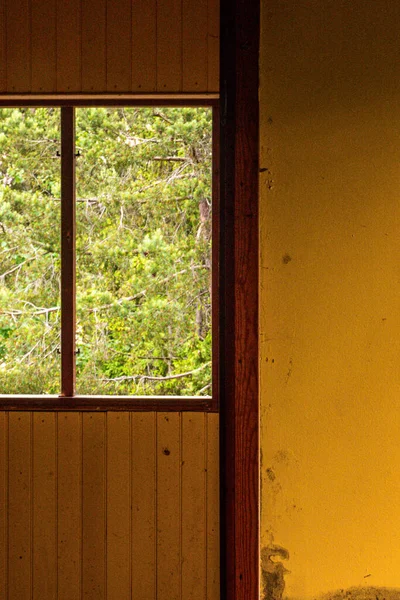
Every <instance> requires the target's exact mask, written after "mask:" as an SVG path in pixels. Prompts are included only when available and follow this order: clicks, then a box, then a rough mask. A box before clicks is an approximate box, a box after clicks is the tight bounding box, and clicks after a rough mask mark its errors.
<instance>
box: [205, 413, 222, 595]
mask: <svg viewBox="0 0 400 600" xmlns="http://www.w3.org/2000/svg"><path fill="white" fill-rule="evenodd" d="M206 453H207V454H206V469H207V488H206V510H207V515H206V517H207V540H206V553H207V584H206V585H207V592H206V597H207V598H219V587H220V576H219V575H220V568H219V563H220V551H219V544H220V535H219V522H220V520H219V415H217V414H214V415H208V416H207V421H206Z"/></svg>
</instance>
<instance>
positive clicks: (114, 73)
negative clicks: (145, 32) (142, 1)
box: [106, 0, 132, 92]
mask: <svg viewBox="0 0 400 600" xmlns="http://www.w3.org/2000/svg"><path fill="white" fill-rule="evenodd" d="M131 2H132V0H107V39H106V45H107V91H109V92H129V91H130V89H131V83H132V44H131V38H132V21H131Z"/></svg>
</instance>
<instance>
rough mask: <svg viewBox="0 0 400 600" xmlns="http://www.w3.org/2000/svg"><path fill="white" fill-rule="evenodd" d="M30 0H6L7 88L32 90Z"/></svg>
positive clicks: (12, 90)
mask: <svg viewBox="0 0 400 600" xmlns="http://www.w3.org/2000/svg"><path fill="white" fill-rule="evenodd" d="M30 9H31V6H30V1H29V0H6V23H7V44H6V54H7V88H8V91H10V92H30V91H31V19H30V16H31V15H30Z"/></svg>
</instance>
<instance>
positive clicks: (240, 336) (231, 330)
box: [220, 0, 260, 600]
mask: <svg viewBox="0 0 400 600" xmlns="http://www.w3.org/2000/svg"><path fill="white" fill-rule="evenodd" d="M259 17H260V3H259V0H221V103H220V105H221V197H220V202H221V213H220V214H221V226H220V415H221V421H220V423H221V426H220V431H221V437H220V457H221V459H220V460H221V462H220V466H221V599H223V600H257V599H258V598H259V504H260V500H259V496H260V492H259V477H260V473H259V389H258V388H259V385H258V382H259V369H258V173H259V158H258V157H259V149H258V143H259V137H258V136H259V106H258V52H259Z"/></svg>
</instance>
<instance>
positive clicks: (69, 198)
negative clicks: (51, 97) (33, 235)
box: [61, 106, 76, 396]
mask: <svg viewBox="0 0 400 600" xmlns="http://www.w3.org/2000/svg"><path fill="white" fill-rule="evenodd" d="M75 238H76V223H75V112H74V108H73V107H71V106H66V107H63V108H62V109H61V396H74V394H75V323H76V309H75V297H76V290H75V287H76V283H75V263H76V256H75Z"/></svg>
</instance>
